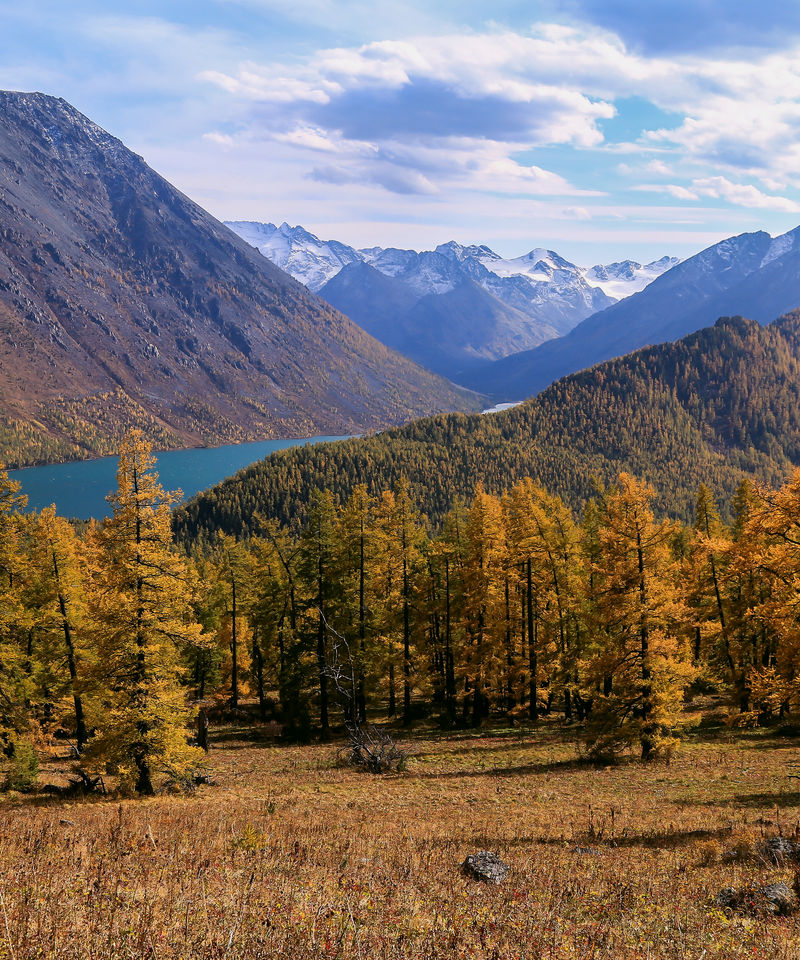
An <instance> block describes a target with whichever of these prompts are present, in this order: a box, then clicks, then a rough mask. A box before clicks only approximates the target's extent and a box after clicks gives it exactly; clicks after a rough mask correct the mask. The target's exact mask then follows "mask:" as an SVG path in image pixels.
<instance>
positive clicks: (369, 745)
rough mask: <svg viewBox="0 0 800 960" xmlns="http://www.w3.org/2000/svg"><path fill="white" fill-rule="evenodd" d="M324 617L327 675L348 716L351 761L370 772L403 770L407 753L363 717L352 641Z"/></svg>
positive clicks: (347, 728)
mask: <svg viewBox="0 0 800 960" xmlns="http://www.w3.org/2000/svg"><path fill="white" fill-rule="evenodd" d="M320 616H321V617H322V621H323V623H324V624H325V629H326V631H327V633H328V635H329V637H330V642H329V644H328V651H327V656H326V658H325V675H326V676H327V677H328V678H329V679H330V680H331V681H332V683H333V686H334V689H335V690H336V697H337V699H338V701H339V706H340V707H341V710H342V714H343V716H344V727H345V730H346V731H347V738H348V741H349V743H348V746H347V749H346V760H347V762H348V763H349V764H351V765H352V766H354V767H360V768H361V769H363V770H368V771H369V772H370V773H388V772H389V771H392V770H402V769H403V767H404V766H405V762H406V757H407V754H406V752H405V751H404V750H403V749H402V748H401V747H400V746H399V744H398V743H397V742H396V741H395V739H394V738H393V737H391V736H390V735H389V734H388V733H386V731H385V730H381V729H379V728H378V727H376V726H374V724H371V723H365V722H362V721H361V719H360V711H359V709H358V697H359V684H358V671H357V669H356V664H355V662H354V660H353V655H352V653H351V651H350V644H349V643H348V642H347V639H346V638H345V637H343V636H342V634H341V633H339V632H338V630H335V629H334V628H333V627H332V626H331V625H330V624H329V623H328V621H327V620H326V619H325V615H324V614H323V613H322V611H320Z"/></svg>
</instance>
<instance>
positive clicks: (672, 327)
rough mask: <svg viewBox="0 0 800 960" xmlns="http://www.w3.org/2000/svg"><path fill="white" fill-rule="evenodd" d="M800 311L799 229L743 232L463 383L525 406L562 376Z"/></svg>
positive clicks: (483, 368)
mask: <svg viewBox="0 0 800 960" xmlns="http://www.w3.org/2000/svg"><path fill="white" fill-rule="evenodd" d="M798 306H800V227H798V228H796V229H795V230H792V231H790V232H789V233H785V234H783V235H782V236H779V237H775V238H772V237H771V236H770V235H769V234H768V233H764V232H763V231H759V232H757V233H743V234H741V235H740V236H738V237H730V238H729V239H727V240H723V241H722V242H721V243H717V244H714V245H713V246H711V247H709V248H708V249H707V250H703V251H702V252H701V253H698V254H697V255H696V256H694V257H691V258H690V259H688V260H684V261H683V262H682V263H679V264H677V265H676V266H673V267H672V268H671V269H670V270H668V271H667V272H666V273H664V274H662V275H661V276H660V277H658V278H657V279H655V280H654V281H653V282H652V283H650V284H649V285H648V286H647V287H645V288H644V289H643V290H642V291H640V292H639V293H636V294H634V295H633V296H631V297H628V298H627V299H625V300H622V301H621V302H619V303H616V304H614V305H613V306H611V307H608V308H607V309H605V310H602V311H600V312H599V313H596V314H594V315H593V316H591V317H589V318H587V319H586V320H584V321H582V322H581V323H580V324H578V325H577V326H576V327H575V328H574V329H573V330H571V331H570V332H569V333H568V334H566V336H564V337H561V338H560V339H558V340H551V341H549V342H547V343H543V344H542V345H541V346H539V347H537V348H535V349H532V350H528V351H525V352H521V353H517V354H515V355H514V356H509V357H506V358H504V359H500V360H497V361H496V362H489V363H485V364H483V365H479V366H475V367H473V368H472V369H470V370H469V371H467V372H465V374H464V376H463V377H462V378H461V380H462V382H463V383H465V384H466V385H468V386H471V387H473V388H474V389H476V390H481V391H482V392H484V393H488V394H490V395H492V396H493V397H495V398H496V399H498V400H506V399H507V400H521V399H524V398H525V397H529V396H532V395H533V394H536V393H538V392H539V391H540V390H543V389H544V388H545V387H547V386H548V384H550V383H552V382H553V381H554V380H557V379H558V378H559V377H561V376H564V375H565V374H568V373H573V372H574V371H577V370H583V369H585V368H586V367H590V366H592V365H593V364H596V363H600V362H601V361H603V360H607V359H609V358H611V357H617V356H622V355H623V354H626V353H629V352H630V351H632V350H636V349H638V348H639V347H643V346H645V345H647V344H655V343H662V342H664V341H668V340H676V339H677V338H679V337H682V336H684V335H686V334H688V333H691V332H692V331H694V330H699V329H701V328H702V327H705V326H708V325H709V324H711V323H714V321H715V320H716V319H717V317H720V316H725V315H731V314H743V315H744V316H747V317H751V318H752V319H754V320H757V321H759V322H760V323H768V322H769V321H770V320H771V319H772V318H773V317H776V316H779V315H780V314H783V313H788V312H789V311H791V310H794V309H795V308H796V307H798Z"/></svg>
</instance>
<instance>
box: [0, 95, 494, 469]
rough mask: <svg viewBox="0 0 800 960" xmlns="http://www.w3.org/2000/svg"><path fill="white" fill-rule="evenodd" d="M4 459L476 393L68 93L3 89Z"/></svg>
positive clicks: (0, 378) (342, 429)
mask: <svg viewBox="0 0 800 960" xmlns="http://www.w3.org/2000/svg"><path fill="white" fill-rule="evenodd" d="M0 121H1V122H0V459H4V460H5V461H6V462H7V463H8V464H9V465H11V466H18V465H24V464H27V463H36V462H45V461H54V460H62V459H74V458H80V457H85V456H92V455H98V454H103V453H109V452H112V451H114V450H115V449H116V446H117V443H118V440H119V437H120V436H121V434H122V432H123V431H124V430H125V429H126V428H128V427H131V426H138V427H141V428H142V429H143V430H144V431H145V432H146V434H147V435H148V436H149V437H150V438H151V439H152V440H153V441H154V442H155V443H156V445H157V446H159V447H180V446H189V445H191V446H196V445H213V444H220V443H225V442H235V441H239V440H252V439H260V438H270V437H289V436H308V435H312V434H320V433H322V434H324V433H359V432H364V431H368V430H374V429H376V428H379V427H384V426H387V425H390V424H396V423H401V422H404V421H406V420H408V419H410V418H412V417H417V416H420V415H422V414H426V413H430V412H432V411H443V410H453V409H475V407H476V406H477V398H476V397H475V396H474V395H473V394H470V393H468V392H466V391H462V390H460V389H458V388H455V387H454V386H453V385H452V384H450V383H447V382H446V381H444V380H442V379H440V378H439V377H437V376H435V375H433V374H431V373H429V372H427V371H425V370H422V369H421V368H420V367H418V366H417V365H416V364H414V363H413V362H411V361H410V360H407V359H406V358H404V357H400V356H398V355H397V354H395V353H393V352H392V351H391V350H388V349H387V348H386V347H385V346H383V345H382V344H380V343H378V342H377V341H375V340H374V339H373V338H371V337H370V336H368V335H367V334H366V333H364V332H363V331H362V330H361V329H360V328H359V327H357V326H356V325H355V324H353V323H352V322H351V321H350V320H348V319H347V318H346V317H344V316H342V315H341V314H340V313H338V312H337V311H336V310H334V309H332V308H331V307H330V306H328V304H326V303H323V302H322V301H321V300H319V299H318V298H317V297H315V296H314V295H313V294H310V293H309V291H308V290H307V289H305V288H304V287H303V286H302V285H301V284H299V283H297V282H296V281H295V280H293V279H292V278H290V277H289V276H288V275H287V274H285V273H284V272H283V271H281V270H280V269H278V268H277V267H275V266H274V265H273V264H271V263H270V262H269V261H267V260H266V259H265V258H264V257H263V256H262V255H261V254H260V253H258V252H257V251H256V250H254V249H253V248H252V247H251V246H250V245H249V244H247V243H245V242H244V241H243V240H241V239H240V238H239V237H237V236H236V235H235V234H234V233H233V232H232V231H230V230H229V229H228V228H227V227H225V226H223V225H222V224H221V223H219V222H218V221H217V220H215V219H214V218H213V217H212V216H211V215H210V214H208V213H206V212H205V211H204V210H202V209H201V208H200V207H198V206H197V205H196V204H195V203H193V202H192V201H191V200H189V199H188V198H187V197H185V196H184V195H183V194H182V193H180V192H179V191H178V190H176V189H175V188H174V187H172V186H171V185H170V184H169V183H167V182H166V181H165V180H164V179H163V178H162V177H160V176H159V175H158V174H156V173H155V172H154V171H153V170H151V169H150V168H149V167H148V166H147V164H146V163H145V162H144V161H143V160H142V159H141V158H140V157H138V156H137V155H136V154H134V153H132V152H131V151H130V150H128V149H127V148H126V147H125V146H124V145H123V144H122V143H121V142H120V141H119V140H117V139H115V138H114V137H112V136H110V135H109V134H107V133H106V132H105V131H104V130H102V129H101V128H100V127H98V126H96V125H95V124H94V123H92V122H91V121H89V120H88V119H87V118H86V117H84V116H83V115H82V114H81V113H79V112H78V111H77V110H75V109H74V108H73V107H72V106H70V105H69V104H68V103H66V102H65V101H63V100H59V99H56V98H54V97H49V96H45V95H43V94H23V93H9V92H4V93H0Z"/></svg>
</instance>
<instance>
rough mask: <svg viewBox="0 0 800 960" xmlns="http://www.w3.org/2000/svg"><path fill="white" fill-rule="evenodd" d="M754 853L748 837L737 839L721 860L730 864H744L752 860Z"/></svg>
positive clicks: (751, 842)
mask: <svg viewBox="0 0 800 960" xmlns="http://www.w3.org/2000/svg"><path fill="white" fill-rule="evenodd" d="M755 853H756V851H755V848H754V847H753V841H752V840H751V839H750V838H749V837H737V838H736V839H735V840H734V841H733V846H732V847H729V848H728V849H727V850H726V851H725V854H724V857H723V859H724V860H727V861H729V862H731V863H744V862H746V861H747V860H752V859H753V857H754V856H755Z"/></svg>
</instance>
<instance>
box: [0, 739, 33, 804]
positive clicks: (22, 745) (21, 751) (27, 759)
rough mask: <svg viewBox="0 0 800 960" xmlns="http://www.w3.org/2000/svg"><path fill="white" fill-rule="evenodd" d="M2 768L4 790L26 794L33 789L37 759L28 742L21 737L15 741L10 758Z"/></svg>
mask: <svg viewBox="0 0 800 960" xmlns="http://www.w3.org/2000/svg"><path fill="white" fill-rule="evenodd" d="M4 766H5V768H6V778H5V783H4V787H5V789H6V790H19V791H20V792H21V793H26V792H27V791H29V790H32V789H33V787H34V786H35V784H36V778H37V777H38V776H39V758H38V756H37V755H36V748H35V747H34V745H33V744H32V743H31V742H30V740H26V739H25V738H23V737H20V738H18V739H17V740H15V741H14V743H13V751H12V753H11V756H10V757H9V759H8V760H7V761H6V763H5V765H4Z"/></svg>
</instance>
